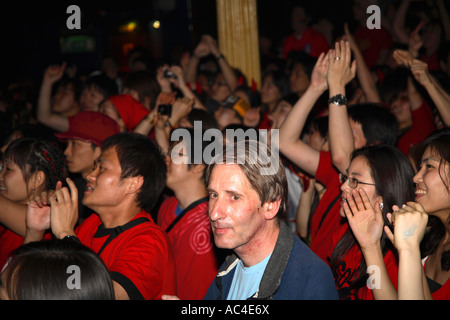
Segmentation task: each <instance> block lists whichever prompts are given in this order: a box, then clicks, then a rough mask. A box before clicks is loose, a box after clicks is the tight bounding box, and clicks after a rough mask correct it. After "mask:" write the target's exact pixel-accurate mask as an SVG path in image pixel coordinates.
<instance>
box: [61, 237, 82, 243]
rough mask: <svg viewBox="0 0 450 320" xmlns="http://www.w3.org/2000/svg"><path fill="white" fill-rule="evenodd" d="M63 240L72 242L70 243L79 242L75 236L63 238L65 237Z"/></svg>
mask: <svg viewBox="0 0 450 320" xmlns="http://www.w3.org/2000/svg"><path fill="white" fill-rule="evenodd" d="M63 240H72V241H78V242H80V239H78V237H77V236H65V237H64V238H63Z"/></svg>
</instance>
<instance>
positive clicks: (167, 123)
mask: <svg viewBox="0 0 450 320" xmlns="http://www.w3.org/2000/svg"><path fill="white" fill-rule="evenodd" d="M166 127H170V130H173V129H175V127H174V126H172V124H171V123H170V121H169V119H167V121H166Z"/></svg>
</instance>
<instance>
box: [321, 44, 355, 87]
mask: <svg viewBox="0 0 450 320" xmlns="http://www.w3.org/2000/svg"><path fill="white" fill-rule="evenodd" d="M351 58H352V53H351V49H350V44H349V43H348V42H347V41H340V42H336V44H335V49H334V50H330V52H329V55H328V60H329V67H328V73H327V81H328V87H329V88H330V90H332V89H334V88H338V89H342V88H345V86H346V85H347V84H348V83H349V82H350V81H352V80H353V78H354V77H355V75H356V61H353V62H352V61H351Z"/></svg>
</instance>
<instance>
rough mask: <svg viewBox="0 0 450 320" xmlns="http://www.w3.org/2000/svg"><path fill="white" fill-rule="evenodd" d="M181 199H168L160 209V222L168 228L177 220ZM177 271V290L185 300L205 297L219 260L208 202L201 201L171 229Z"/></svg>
mask: <svg viewBox="0 0 450 320" xmlns="http://www.w3.org/2000/svg"><path fill="white" fill-rule="evenodd" d="M177 206H178V200H177V198H175V197H170V198H168V199H166V200H165V201H164V202H163V203H162V204H161V207H160V209H159V212H158V220H157V223H158V225H159V226H160V227H161V228H162V229H163V230H166V229H167V228H168V227H169V226H170V225H171V223H172V222H173V221H174V220H175V218H176V217H177V215H176V214H175V209H176V208H177ZM168 236H169V240H170V242H171V244H172V247H173V252H174V257H175V265H176V271H177V293H178V297H179V298H180V299H181V300H201V299H203V297H204V296H205V294H206V292H207V291H208V288H209V286H210V285H211V283H212V282H213V281H214V278H215V277H216V275H217V271H218V267H219V266H218V262H217V258H216V255H215V253H214V240H213V239H212V235H211V224H210V221H209V216H208V201H205V202H201V203H200V204H198V205H197V206H195V207H194V208H192V209H191V210H189V211H188V212H186V214H185V215H184V216H183V217H182V218H181V219H180V220H179V221H178V222H177V223H176V224H175V225H174V227H173V228H172V229H171V230H170V231H168Z"/></svg>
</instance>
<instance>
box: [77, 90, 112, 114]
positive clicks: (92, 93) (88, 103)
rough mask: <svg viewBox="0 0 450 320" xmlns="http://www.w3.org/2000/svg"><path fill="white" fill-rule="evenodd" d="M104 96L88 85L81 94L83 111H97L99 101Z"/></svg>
mask: <svg viewBox="0 0 450 320" xmlns="http://www.w3.org/2000/svg"><path fill="white" fill-rule="evenodd" d="M105 98H106V97H105V96H104V95H103V94H102V93H101V92H100V91H99V90H96V89H95V88H94V87H92V86H91V87H88V88H86V89H84V90H83V92H82V94H81V100H80V102H81V108H82V110H83V111H98V108H99V105H100V102H102V101H103V99H105Z"/></svg>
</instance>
